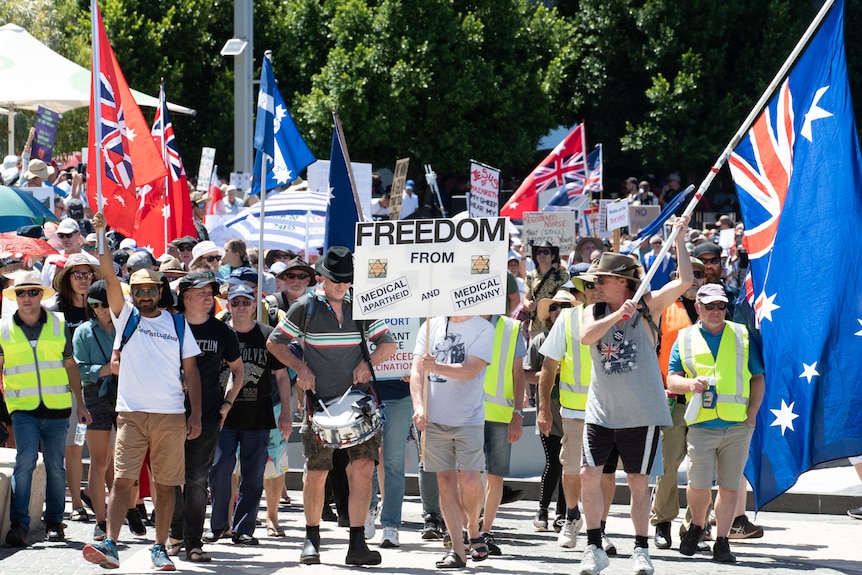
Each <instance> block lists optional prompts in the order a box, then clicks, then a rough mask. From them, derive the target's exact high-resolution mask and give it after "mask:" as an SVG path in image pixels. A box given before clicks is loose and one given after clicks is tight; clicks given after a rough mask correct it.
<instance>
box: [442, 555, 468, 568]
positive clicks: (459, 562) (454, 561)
mask: <svg viewBox="0 0 862 575" xmlns="http://www.w3.org/2000/svg"><path fill="white" fill-rule="evenodd" d="M435 566H436V567H437V569H463V568H464V567H466V566H467V563H466V562H465V561H464V560H463V559H461V556H460V555H458V554H457V553H455V552H454V551H449V552H448V553H446V555H444V556H443V559H441V560H440V561H438V562H437V563H435Z"/></svg>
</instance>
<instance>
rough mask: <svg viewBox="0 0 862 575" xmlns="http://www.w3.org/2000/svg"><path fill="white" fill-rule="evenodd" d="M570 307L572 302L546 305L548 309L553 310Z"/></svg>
mask: <svg viewBox="0 0 862 575" xmlns="http://www.w3.org/2000/svg"><path fill="white" fill-rule="evenodd" d="M570 307H572V304H570V303H552V304H551V305H550V306H548V311H551V312H554V311H558V310H561V309H569V308H570Z"/></svg>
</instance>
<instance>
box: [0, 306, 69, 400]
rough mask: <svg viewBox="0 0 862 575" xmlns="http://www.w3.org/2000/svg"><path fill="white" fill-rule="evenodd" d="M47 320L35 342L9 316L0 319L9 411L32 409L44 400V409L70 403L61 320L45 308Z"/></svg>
mask: <svg viewBox="0 0 862 575" xmlns="http://www.w3.org/2000/svg"><path fill="white" fill-rule="evenodd" d="M47 313H48V321H47V322H46V323H45V325H44V326H42V332H41V333H40V334H39V339H38V340H37V341H36V344H35V346H34V345H32V344H31V343H30V341H29V340H28V339H27V337H26V336H25V335H24V331H23V330H22V329H21V328H20V327H19V326H18V324H17V323H15V321H14V320H13V319H12V317H8V318H4V319H3V320H0V339H2V341H3V356H4V357H3V383H4V385H5V387H6V394H5V395H6V407H7V409H8V410H9V412H10V413H11V412H13V411H17V410H21V411H33V410H34V409H36V408H37V407H39V403H40V402H41V403H44V404H45V407H47V408H48V409H68V408H71V407H72V393H71V391H70V388H69V376H68V374H67V373H66V368H65V367H64V365H63V350H64V349H65V347H66V335H65V331H64V328H65V324H66V322H65V320H64V319H63V317H62V316H61V315H60V314H57V313H53V312H47Z"/></svg>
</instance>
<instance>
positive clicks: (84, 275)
mask: <svg viewBox="0 0 862 575" xmlns="http://www.w3.org/2000/svg"><path fill="white" fill-rule="evenodd" d="M95 277H96V273H95V272H72V278H73V279H76V280H91V279H93V278H95Z"/></svg>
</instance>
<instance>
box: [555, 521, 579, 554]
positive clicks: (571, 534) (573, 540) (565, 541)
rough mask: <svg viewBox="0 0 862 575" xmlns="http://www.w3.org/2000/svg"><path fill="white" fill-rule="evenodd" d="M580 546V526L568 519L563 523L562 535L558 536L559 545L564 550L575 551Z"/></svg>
mask: <svg viewBox="0 0 862 575" xmlns="http://www.w3.org/2000/svg"><path fill="white" fill-rule="evenodd" d="M577 544H578V526H577V525H576V524H575V523H572V522H571V521H569V520H568V519H566V520H565V521H564V522H563V527H562V529H560V534H559V535H557V545H559V546H560V547H563V548H564V549H574V548H575V545H577Z"/></svg>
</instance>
